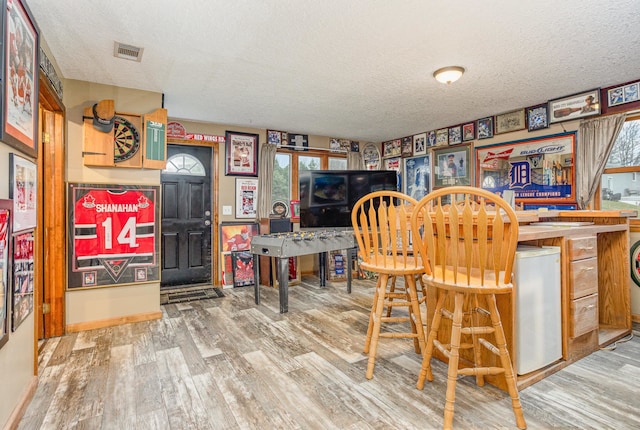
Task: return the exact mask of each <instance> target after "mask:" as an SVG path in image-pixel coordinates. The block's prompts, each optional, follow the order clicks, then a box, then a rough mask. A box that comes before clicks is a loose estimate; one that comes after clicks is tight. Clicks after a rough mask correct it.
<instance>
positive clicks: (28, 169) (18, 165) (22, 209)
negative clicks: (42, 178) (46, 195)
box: [9, 153, 38, 231]
mask: <svg viewBox="0 0 640 430" xmlns="http://www.w3.org/2000/svg"><path fill="white" fill-rule="evenodd" d="M37 186H38V168H37V167H36V165H35V164H34V163H32V162H31V161H29V160H27V159H25V158H22V157H20V156H18V155H16V154H13V153H10V154H9V198H10V199H13V231H20V230H26V229H29V228H35V226H36V215H37V197H38V191H37Z"/></svg>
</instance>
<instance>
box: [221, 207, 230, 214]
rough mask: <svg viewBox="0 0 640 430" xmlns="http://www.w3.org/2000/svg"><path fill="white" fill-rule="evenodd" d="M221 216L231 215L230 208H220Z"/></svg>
mask: <svg viewBox="0 0 640 430" xmlns="http://www.w3.org/2000/svg"><path fill="white" fill-rule="evenodd" d="M222 215H231V206H222Z"/></svg>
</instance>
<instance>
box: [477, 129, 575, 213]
mask: <svg viewBox="0 0 640 430" xmlns="http://www.w3.org/2000/svg"><path fill="white" fill-rule="evenodd" d="M575 152H576V133H574V132H570V133H562V134H557V135H553V136H545V137H541V138H534V139H526V140H520V141H516V142H508V143H504V144H500V145H491V146H482V147H478V148H476V173H477V182H476V184H477V186H479V187H481V188H484V189H486V190H489V191H492V192H494V193H498V194H501V193H503V192H504V191H506V190H511V191H513V192H514V193H515V198H516V201H517V202H518V203H520V202H522V203H525V208H526V207H527V204H542V203H560V204H572V203H575V183H576V181H575V177H576V176H575V175H576V173H575Z"/></svg>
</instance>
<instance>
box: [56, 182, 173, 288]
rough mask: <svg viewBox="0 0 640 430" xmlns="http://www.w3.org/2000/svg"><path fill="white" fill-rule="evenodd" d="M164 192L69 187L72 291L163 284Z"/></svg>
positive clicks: (134, 187) (135, 187)
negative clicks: (161, 217) (161, 194)
mask: <svg viewBox="0 0 640 430" xmlns="http://www.w3.org/2000/svg"><path fill="white" fill-rule="evenodd" d="M158 194H159V187H157V186H146V185H103V184H69V190H68V214H69V235H68V237H69V253H68V254H69V270H68V282H67V288H69V289H78V288H95V287H108V286H114V285H124V284H136V283H143V282H157V281H158V280H159V279H160V270H159V256H160V254H159V240H158V233H159V232H158V218H159V208H158V205H157V203H158Z"/></svg>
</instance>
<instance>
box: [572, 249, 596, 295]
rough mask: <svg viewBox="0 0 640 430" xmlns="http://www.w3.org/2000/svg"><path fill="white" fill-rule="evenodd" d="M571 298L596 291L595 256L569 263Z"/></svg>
mask: <svg viewBox="0 0 640 430" xmlns="http://www.w3.org/2000/svg"><path fill="white" fill-rule="evenodd" d="M569 268H570V272H569V285H570V288H569V292H570V293H569V294H570V297H571V300H573V299H579V298H580V297H584V296H588V295H589V294H593V293H597V292H598V259H597V258H596V257H592V258H586V259H584V260H577V261H572V262H571V263H569Z"/></svg>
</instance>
